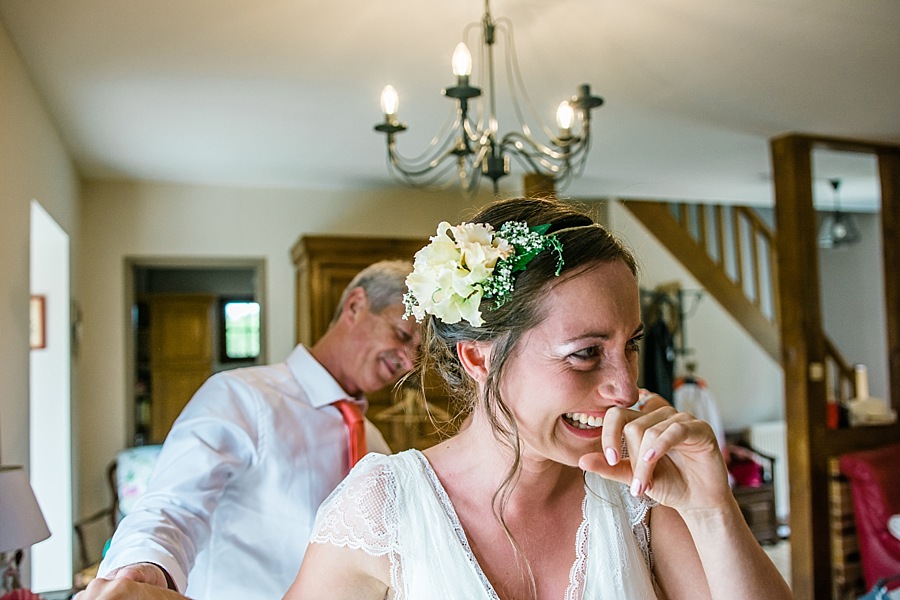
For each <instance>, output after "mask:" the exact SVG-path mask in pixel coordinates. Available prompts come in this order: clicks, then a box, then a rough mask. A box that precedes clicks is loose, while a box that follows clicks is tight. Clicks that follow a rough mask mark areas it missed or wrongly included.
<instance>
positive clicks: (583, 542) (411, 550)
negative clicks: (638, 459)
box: [311, 450, 656, 600]
mask: <svg viewBox="0 0 900 600" xmlns="http://www.w3.org/2000/svg"><path fill="white" fill-rule="evenodd" d="M585 488H586V493H585V499H584V502H583V504H582V511H583V513H584V519H583V521H582V524H581V526H580V527H579V529H578V534H577V538H576V539H575V540H572V543H573V544H575V545H576V550H577V552H576V560H575V564H573V565H572V569H571V571H570V573H569V586H568V589H567V590H566V596H565V599H562V598H561V599H560V600H576V599H579V598H581V599H585V600H588V599H590V600H607V599H613V598H615V599H630V600H631V599H641V600H643V599H645V598H656V594H655V591H654V585H653V582H652V576H651V574H650V572H651V569H652V564H651V561H652V556H651V553H650V536H649V530H648V529H647V527H646V525H645V524H646V521H647V519H646V516H647V511H648V510H649V509H650V507H651V503H650V502H649V501H648V500H644V499H636V498H633V497H632V496H631V495H630V494H629V493H628V490H627V487H626V486H624V485H621V484H617V483H613V482H609V481H607V480H605V479H603V478H601V477H598V476H596V475H594V474H592V473H588V474H587V477H586V483H585ZM311 541H312V542H313V543H320V544H335V545H337V546H348V547H350V548H355V549H362V550H364V551H365V552H367V553H369V554H371V555H375V556H385V555H387V556H389V558H390V564H391V589H390V590H389V592H388V597H389V598H392V599H393V600H425V599H429V598H437V597H440V598H453V599H459V600H463V599H465V600H475V599H484V600H498V596H497V593H496V592H495V591H494V589H493V588H492V587H491V584H490V582H489V581H488V579H487V577H486V576H485V574H484V572H483V571H482V570H481V567H480V566H479V564H478V561H477V560H476V559H475V555H474V554H473V553H472V550H471V548H470V547H469V542H468V540H467V539H466V535H465V532H464V531H463V528H462V526H461V525H460V522H459V518H458V517H457V516H456V511H455V510H454V508H453V505H452V504H451V503H450V498H449V497H448V496H447V492H446V491H445V490H444V488H443V486H442V485H441V483H440V481H439V480H438V478H437V476H436V475H435V473H434V470H432V468H431V465H430V464H429V462H428V460H427V459H426V458H425V456H424V455H423V454H422V453H421V452H419V451H418V450H407V451H406V452H401V453H399V454H394V455H391V456H382V455H376V454H369V455H368V456H366V457H365V458H363V459H362V460H361V461H360V462H359V464H357V465H356V467H355V468H354V469H353V471H351V473H350V475H348V476H347V478H346V479H345V480H344V481H343V483H341V485H340V486H338V488H337V489H336V490H334V492H333V493H332V494H331V496H329V498H328V499H327V500H325V502H324V503H323V504H322V506H321V507H320V508H319V512H318V515H317V516H316V523H315V526H314V527H313V535H312V540H311Z"/></svg>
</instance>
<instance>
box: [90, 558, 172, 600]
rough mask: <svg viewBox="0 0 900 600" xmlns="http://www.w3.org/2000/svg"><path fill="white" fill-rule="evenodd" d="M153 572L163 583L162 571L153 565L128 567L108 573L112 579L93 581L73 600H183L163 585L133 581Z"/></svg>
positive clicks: (143, 564) (141, 564) (100, 578)
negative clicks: (159, 576)
mask: <svg viewBox="0 0 900 600" xmlns="http://www.w3.org/2000/svg"><path fill="white" fill-rule="evenodd" d="M145 567H149V568H145ZM154 570H155V571H157V572H158V574H159V575H161V576H162V580H163V582H165V579H166V578H165V575H163V574H162V573H163V571H162V569H160V568H159V567H158V566H156V565H154V564H150V563H140V564H136V565H129V566H127V567H122V568H121V569H118V570H117V571H115V572H114V573H110V577H112V579H104V578H103V577H98V578H97V579H94V580H93V581H91V582H90V583H89V584H88V586H87V589H85V590H84V591H83V592H78V593H77V594H76V595H75V600H185V597H184V596H182V595H181V594H179V593H177V592H173V591H170V590H167V589H165V583H164V584H163V585H162V586H161V587H160V586H156V585H154V584H151V583H143V582H141V583H138V582H136V581H135V579H134V577H143V576H145V575H146V574H148V573H151V574H152V573H153V571H154ZM151 576H152V575H151Z"/></svg>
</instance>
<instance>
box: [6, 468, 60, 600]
mask: <svg viewBox="0 0 900 600" xmlns="http://www.w3.org/2000/svg"><path fill="white" fill-rule="evenodd" d="M48 537H50V530H49V529H48V528H47V522H46V521H45V520H44V515H43V513H41V507H40V506H38V503H37V498H35V497H34V491H33V490H32V489H31V484H29V483H28V476H27V475H26V474H25V469H23V468H22V467H12V466H0V559H2V560H0V575H2V578H0V594H2V592H4V591H11V590H14V589H18V588H20V587H21V579H20V577H19V563H20V562H21V559H22V554H21V551H22V550H23V549H24V548H28V547H29V546H31V545H32V544H36V543H38V542H40V541H43V540H46V539H47V538H48Z"/></svg>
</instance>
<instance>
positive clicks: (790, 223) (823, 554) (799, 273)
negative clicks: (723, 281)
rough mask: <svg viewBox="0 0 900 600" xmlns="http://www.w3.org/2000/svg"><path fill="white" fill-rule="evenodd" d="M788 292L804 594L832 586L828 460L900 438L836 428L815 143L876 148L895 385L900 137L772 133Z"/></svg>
mask: <svg viewBox="0 0 900 600" xmlns="http://www.w3.org/2000/svg"><path fill="white" fill-rule="evenodd" d="M770 146H771V150H772V167H773V169H772V171H773V176H774V182H775V219H776V224H777V226H776V230H777V232H778V233H777V236H776V238H777V248H778V261H779V265H778V266H779V268H778V272H779V283H780V285H779V288H780V298H781V347H782V366H783V367H784V382H785V418H786V421H787V438H788V471H789V475H790V480H791V497H790V500H791V557H792V560H791V570H792V588H793V593H794V596H795V598H797V599H798V600H807V599H809V600H811V599H813V598H829V597H831V594H832V571H831V539H830V536H829V535H828V530H829V505H828V488H827V480H828V461H829V458H831V457H833V456H839V455H841V454H844V453H846V452H851V451H858V450H866V449H870V448H876V447H880V446H883V445H886V444H889V443H893V442H896V441H898V440H900V424H897V423H894V424H891V425H883V426H874V427H855V428H843V429H828V427H827V424H826V407H825V403H826V391H825V385H824V377H823V375H824V364H823V362H824V352H825V335H824V331H823V329H822V310H821V301H820V289H819V270H818V265H819V260H818V247H817V245H816V231H815V223H816V218H815V211H814V209H813V204H812V169H811V161H812V157H811V155H812V151H813V149H818V148H829V149H832V150H840V151H846V152H862V153H870V154H877V155H878V158H879V172H880V176H881V187H882V190H881V193H882V223H883V229H882V231H883V242H884V271H885V289H886V291H885V295H886V298H885V300H886V308H887V313H886V320H887V328H888V345H889V349H890V353H891V356H890V360H891V364H890V369H891V372H890V377H891V382H890V386H891V387H890V390H891V392H890V393H891V397H892V398H891V399H892V403H893V405H894V406H895V407H896V406H897V404H898V401H900V400H898V395H900V392H898V385H900V372H898V369H900V290H898V285H900V284H898V277H900V276H898V272H900V238H898V234H900V201H898V193H900V158H898V157H900V147H897V146H889V145H887V144H880V143H871V144H870V143H867V142H862V141H858V140H841V139H837V138H822V137H814V136H805V135H799V134H791V135H786V136H782V137H779V138H775V139H773V140H771V141H770Z"/></svg>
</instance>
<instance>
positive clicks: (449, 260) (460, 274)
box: [403, 221, 561, 327]
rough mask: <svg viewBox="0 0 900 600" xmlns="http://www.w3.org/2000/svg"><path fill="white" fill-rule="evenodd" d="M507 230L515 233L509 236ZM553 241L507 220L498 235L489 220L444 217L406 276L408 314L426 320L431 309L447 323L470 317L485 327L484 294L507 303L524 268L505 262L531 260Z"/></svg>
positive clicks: (404, 299) (474, 324)
mask: <svg viewBox="0 0 900 600" xmlns="http://www.w3.org/2000/svg"><path fill="white" fill-rule="evenodd" d="M509 225H513V226H514V228H513V229H510V228H509V227H508V226H509ZM545 228H546V227H545ZM506 234H515V235H510V236H509V239H507V235H506ZM549 240H550V238H547V237H544V236H542V235H541V234H540V233H536V232H530V231H529V229H528V225H527V224H525V223H518V222H515V223H507V224H505V225H504V227H503V228H502V229H501V232H500V234H497V233H496V232H494V229H493V227H491V226H490V225H488V224H486V223H463V224H461V225H457V226H452V225H450V224H449V223H447V222H446V221H444V222H442V223H441V224H440V225H438V228H437V233H436V234H435V235H433V236H432V237H431V241H430V243H429V244H428V245H427V246H425V247H424V248H422V249H421V250H419V251H418V252H416V256H415V259H414V262H413V272H412V273H410V274H409V276H407V278H406V286H407V288H409V292H408V293H407V294H406V295H405V296H404V297H403V302H404V304H405V305H406V315H413V316H414V317H415V318H416V321H421V320H422V319H424V318H425V315H426V314H431V315H434V316H435V317H437V318H439V319H440V320H441V321H443V322H444V323H447V324H453V323H458V322H459V321H460V320H465V321H468V322H469V323H470V324H471V325H472V326H474V327H480V326H481V325H482V324H483V323H484V320H483V319H482V318H481V311H480V310H479V307H480V305H481V300H482V298H483V297H485V296H487V297H488V298H497V301H498V304H497V305H498V306H499V305H500V304H502V303H503V302H505V301H506V297H507V296H508V295H509V294H510V293H511V292H512V290H513V284H512V278H511V272H512V271H513V270H521V269H524V268H525V267H524V264H522V265H521V266H517V267H513V265H511V264H510V263H509V262H504V261H506V260H507V259H510V260H512V259H513V258H514V257H516V256H517V255H520V253H525V254H527V256H525V258H524V262H525V263H527V261H529V260H531V258H532V257H533V255H534V254H535V253H536V252H539V251H540V250H542V249H543V248H544V247H546V246H545V245H546V244H550V241H549ZM556 243H557V242H555V240H553V244H556ZM560 256H561V254H560ZM495 269H498V271H497V272H496V273H495Z"/></svg>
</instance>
